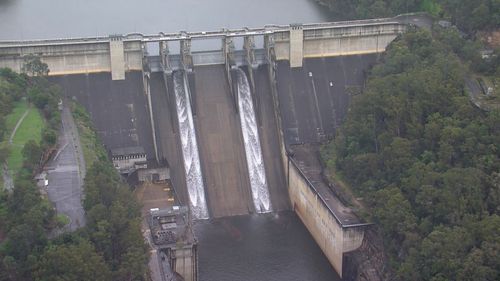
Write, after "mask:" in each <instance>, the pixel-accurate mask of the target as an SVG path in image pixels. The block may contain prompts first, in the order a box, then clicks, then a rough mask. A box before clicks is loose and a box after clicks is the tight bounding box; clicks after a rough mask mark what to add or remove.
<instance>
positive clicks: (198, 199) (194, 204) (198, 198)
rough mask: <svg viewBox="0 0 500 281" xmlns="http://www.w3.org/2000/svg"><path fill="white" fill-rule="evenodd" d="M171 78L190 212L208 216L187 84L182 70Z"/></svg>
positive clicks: (198, 217)
mask: <svg viewBox="0 0 500 281" xmlns="http://www.w3.org/2000/svg"><path fill="white" fill-rule="evenodd" d="M173 78H174V79H173V80H174V90H175V100H176V104H177V116H178V119H179V131H180V136H181V143H182V154H183V156H184V168H185V169H186V185H187V189H188V193H189V201H190V202H189V203H190V207H191V213H192V214H193V217H194V218H195V219H206V218H208V210H207V202H206V200H205V187H204V186H203V176H202V174H201V166H200V156H199V154H198V144H197V143H196V132H195V129H194V122H193V114H192V112H191V102H190V100H189V97H188V91H189V86H188V84H187V81H186V79H184V73H183V72H174V75H173Z"/></svg>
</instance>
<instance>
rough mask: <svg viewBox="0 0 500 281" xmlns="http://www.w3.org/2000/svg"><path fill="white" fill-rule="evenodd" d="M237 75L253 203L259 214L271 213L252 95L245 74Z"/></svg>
mask: <svg viewBox="0 0 500 281" xmlns="http://www.w3.org/2000/svg"><path fill="white" fill-rule="evenodd" d="M236 75H237V84H238V107H239V112H240V120H241V130H242V132H243V142H244V144H245V153H246V158H247V164H248V174H249V176H250V186H251V189H252V198H253V203H254V205H255V209H256V210H257V212H258V213H265V212H270V211H271V201H270V199H269V189H268V188H267V182H266V172H265V168H264V159H263V157H262V150H261V147H260V140H259V130H258V128H257V122H256V119H255V111H254V108H253V101H252V93H251V91H250V86H249V84H248V79H247V76H246V74H245V72H244V71H243V70H241V69H238V70H237V72H236Z"/></svg>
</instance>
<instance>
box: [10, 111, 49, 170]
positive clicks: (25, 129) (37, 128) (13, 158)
mask: <svg viewBox="0 0 500 281" xmlns="http://www.w3.org/2000/svg"><path fill="white" fill-rule="evenodd" d="M18 106H19V108H18V107H17V106H16V108H14V110H13V112H12V113H11V114H12V115H16V116H17V115H18V114H19V112H21V114H20V116H19V117H18V119H17V120H19V118H20V117H21V116H22V115H23V114H24V112H25V111H26V108H28V105H27V103H26V102H21V103H19V104H18ZM23 108H24V110H23ZM11 114H9V116H8V117H7V120H9V118H11V119H12V120H14V117H10V115H11ZM12 120H11V121H8V122H13V123H14V126H15V124H16V123H17V120H16V121H15V122H14V121H12ZM44 127H45V121H44V119H43V117H42V116H41V115H40V112H38V110H37V109H36V108H34V107H32V108H30V109H29V112H28V115H26V117H25V118H24V120H23V122H22V123H21V125H20V126H19V128H18V129H17V131H16V133H15V135H14V138H13V139H12V144H10V155H9V158H7V165H8V167H9V170H11V171H12V172H13V173H16V172H17V171H18V170H19V169H20V168H21V167H22V163H23V156H22V153H21V152H22V150H23V147H24V144H25V143H27V142H28V141H30V140H34V141H36V142H38V143H39V142H40V140H41V139H42V130H43V128H44Z"/></svg>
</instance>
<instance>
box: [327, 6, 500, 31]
mask: <svg viewBox="0 0 500 281" xmlns="http://www.w3.org/2000/svg"><path fill="white" fill-rule="evenodd" d="M318 1H319V2H322V3H324V4H325V5H327V6H328V7H329V9H330V11H331V12H332V13H333V15H334V16H335V18H336V19H365V18H380V17H391V16H395V15H399V14H403V13H411V12H428V13H430V14H433V15H435V16H441V17H443V18H446V19H450V20H451V21H452V22H453V23H455V24H456V25H458V26H459V27H460V28H461V29H463V30H464V31H466V32H472V31H474V30H479V29H488V28H496V27H498V26H499V25H500V16H499V15H500V1H499V0H318Z"/></svg>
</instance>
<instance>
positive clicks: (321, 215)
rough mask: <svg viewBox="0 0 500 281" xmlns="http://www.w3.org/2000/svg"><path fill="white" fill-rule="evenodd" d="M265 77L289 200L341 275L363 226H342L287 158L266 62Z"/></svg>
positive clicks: (272, 77) (272, 75)
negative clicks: (269, 85) (273, 113)
mask: <svg viewBox="0 0 500 281" xmlns="http://www.w3.org/2000/svg"><path fill="white" fill-rule="evenodd" d="M269 79H270V81H272V85H271V93H272V96H273V104H274V109H275V115H276V120H277V121H278V127H279V130H278V131H279V139H280V152H281V156H282V160H283V165H284V167H285V169H286V170H285V173H286V177H287V187H288V193H289V196H290V201H291V204H292V206H293V208H294V210H295V212H296V213H297V215H298V216H299V218H300V219H301V221H302V222H303V223H304V225H305V226H306V228H307V229H308V230H309V232H310V233H311V235H312V236H313V238H314V240H315V241H316V243H317V244H318V246H319V247H320V248H321V250H322V251H323V253H324V254H325V256H326V257H327V258H328V260H329V261H330V263H331V264H332V266H333V267H334V268H335V270H336V271H337V273H338V274H339V276H341V277H342V268H343V254H344V253H346V252H350V251H353V250H355V249H357V248H359V247H360V246H361V243H362V241H363V238H364V228H363V227H345V226H342V224H341V223H340V222H339V221H338V220H337V219H336V218H335V215H334V214H333V213H332V211H331V210H330V209H329V208H327V206H326V205H325V202H324V201H322V200H323V199H322V198H320V196H319V195H318V193H317V192H316V191H315V189H314V187H313V186H312V184H311V183H310V182H309V181H308V180H307V178H306V176H305V175H304V174H303V173H302V172H301V171H300V169H299V168H298V167H297V166H296V165H295V163H294V162H293V160H292V159H291V158H289V156H288V154H287V152H286V147H285V142H284V136H283V129H282V128H283V127H282V124H281V122H282V121H281V118H280V116H281V114H280V112H279V108H280V107H279V99H278V93H277V88H276V74H275V69H274V68H273V67H272V66H271V65H270V66H269Z"/></svg>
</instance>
